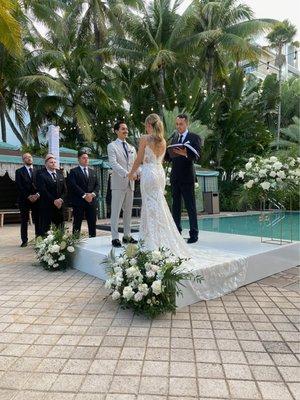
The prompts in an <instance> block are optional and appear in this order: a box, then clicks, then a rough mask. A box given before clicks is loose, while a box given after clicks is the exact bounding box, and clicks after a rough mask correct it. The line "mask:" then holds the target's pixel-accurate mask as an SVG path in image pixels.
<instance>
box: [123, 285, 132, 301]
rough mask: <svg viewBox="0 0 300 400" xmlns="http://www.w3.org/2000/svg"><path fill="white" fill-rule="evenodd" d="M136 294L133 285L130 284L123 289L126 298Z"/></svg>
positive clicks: (128, 298)
mask: <svg viewBox="0 0 300 400" xmlns="http://www.w3.org/2000/svg"><path fill="white" fill-rule="evenodd" d="M133 296H134V291H133V290H132V287H130V286H125V287H124V289H123V297H124V299H126V300H130V299H131V298H132V297H133Z"/></svg>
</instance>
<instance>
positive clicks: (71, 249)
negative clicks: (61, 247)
mask: <svg viewBox="0 0 300 400" xmlns="http://www.w3.org/2000/svg"><path fill="white" fill-rule="evenodd" d="M67 250H68V252H69V253H73V252H74V251H75V249H74V247H73V246H68V247H67Z"/></svg>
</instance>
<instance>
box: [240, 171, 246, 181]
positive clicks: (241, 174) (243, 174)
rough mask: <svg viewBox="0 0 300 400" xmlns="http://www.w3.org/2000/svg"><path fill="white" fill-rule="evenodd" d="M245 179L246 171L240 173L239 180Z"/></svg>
mask: <svg viewBox="0 0 300 400" xmlns="http://www.w3.org/2000/svg"><path fill="white" fill-rule="evenodd" d="M244 177H245V172H244V171H239V178H242V179H244Z"/></svg>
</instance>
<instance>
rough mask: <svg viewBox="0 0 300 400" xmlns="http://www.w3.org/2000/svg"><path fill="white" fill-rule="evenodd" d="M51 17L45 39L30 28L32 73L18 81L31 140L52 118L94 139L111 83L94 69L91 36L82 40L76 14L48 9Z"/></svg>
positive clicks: (30, 65) (29, 60)
mask: <svg viewBox="0 0 300 400" xmlns="http://www.w3.org/2000/svg"><path fill="white" fill-rule="evenodd" d="M48 15H49V19H48V22H49V23H48V25H47V28H48V32H47V35H46V37H44V36H42V35H40V33H39V32H38V31H37V29H36V28H35V27H34V26H33V25H32V26H31V32H32V38H31V40H32V42H33V43H34V44H35V49H34V51H33V52H32V54H31V57H30V58H29V59H28V62H27V70H28V74H27V75H25V76H22V77H20V79H19V80H18V85H19V87H20V88H21V90H22V91H23V92H25V93H27V99H28V101H29V112H30V116H31V127H32V128H33V129H34V130H35V132H33V136H34V138H35V139H36V138H37V131H38V128H40V126H41V123H43V122H45V120H49V119H50V120H51V119H52V120H53V122H55V123H61V124H62V125H66V126H68V128H69V129H70V128H72V129H73V130H75V132H77V134H78V135H79V136H80V135H82V138H86V139H87V140H91V139H92V137H93V130H94V126H93V120H94V117H95V114H96V110H97V109H99V106H100V107H101V106H103V105H107V103H108V102H109V101H110V97H109V96H108V94H107V92H108V91H109V89H110V84H109V81H108V80H106V76H105V72H104V71H103V70H99V68H98V67H97V65H96V64H95V56H94V53H93V49H92V48H91V46H90V45H89V43H90V37H86V38H85V39H84V40H83V38H81V37H79V35H78V32H79V29H80V21H79V17H78V13H77V12H76V10H75V11H74V9H73V8H72V7H71V6H65V8H64V9H63V10H60V12H59V13H58V12H56V11H55V10H51V9H49V10H48ZM46 22H47V18H45V19H44V24H46Z"/></svg>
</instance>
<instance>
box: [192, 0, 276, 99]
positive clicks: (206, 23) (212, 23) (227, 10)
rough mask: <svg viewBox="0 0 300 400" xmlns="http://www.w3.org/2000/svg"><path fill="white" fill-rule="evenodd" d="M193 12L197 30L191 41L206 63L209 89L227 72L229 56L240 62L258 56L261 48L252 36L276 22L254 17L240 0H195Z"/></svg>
mask: <svg viewBox="0 0 300 400" xmlns="http://www.w3.org/2000/svg"><path fill="white" fill-rule="evenodd" d="M191 15H192V19H193V23H194V34H193V35H191V36H190V38H189V44H190V45H191V46H194V47H195V48H197V49H198V54H199V56H200V59H201V64H202V65H203V66H204V67H205V72H206V80H207V91H208V93H210V92H211V91H212V89H213V87H214V76H215V75H216V74H219V75H220V74H221V75H224V66H225V60H226V56H229V57H230V58H232V59H233V60H235V62H236V65H237V66H238V65H239V61H241V60H244V59H247V60H257V57H258V49H257V47H256V46H255V45H253V44H252V43H251V40H250V39H251V38H253V37H254V36H255V35H257V34H259V33H261V32H263V31H265V30H266V29H268V28H270V26H271V23H272V22H274V21H273V20H266V19H253V12H252V10H251V8H250V7H249V6H247V5H246V4H239V3H237V1H236V0H194V1H193V3H192V4H191Z"/></svg>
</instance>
